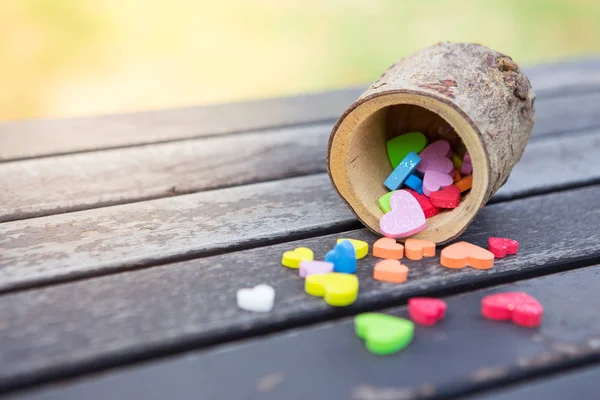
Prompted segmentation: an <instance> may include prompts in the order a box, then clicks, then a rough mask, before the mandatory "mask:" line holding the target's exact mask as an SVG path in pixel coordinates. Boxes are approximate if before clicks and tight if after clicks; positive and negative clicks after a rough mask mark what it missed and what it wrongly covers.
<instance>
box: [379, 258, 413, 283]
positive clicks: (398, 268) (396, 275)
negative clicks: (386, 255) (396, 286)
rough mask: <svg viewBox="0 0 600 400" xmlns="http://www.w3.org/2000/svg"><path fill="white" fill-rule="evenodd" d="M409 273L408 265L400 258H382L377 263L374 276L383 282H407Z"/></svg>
mask: <svg viewBox="0 0 600 400" xmlns="http://www.w3.org/2000/svg"><path fill="white" fill-rule="evenodd" d="M407 275H408V267H407V266H406V265H402V264H400V261H398V260H381V261H379V262H378V263H377V264H375V268H374V269H373V278H375V279H376V280H378V281H383V282H390V283H402V282H406V276H407Z"/></svg>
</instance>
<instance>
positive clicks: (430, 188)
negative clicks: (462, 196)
mask: <svg viewBox="0 0 600 400" xmlns="http://www.w3.org/2000/svg"><path fill="white" fill-rule="evenodd" d="M452 183H454V179H452V177H451V176H450V175H448V174H444V173H442V172H438V171H432V170H429V171H427V172H425V176H424V177H423V194H424V195H425V196H429V197H430V198H431V193H433V192H437V191H438V190H441V189H443V188H445V187H448V186H450V185H452Z"/></svg>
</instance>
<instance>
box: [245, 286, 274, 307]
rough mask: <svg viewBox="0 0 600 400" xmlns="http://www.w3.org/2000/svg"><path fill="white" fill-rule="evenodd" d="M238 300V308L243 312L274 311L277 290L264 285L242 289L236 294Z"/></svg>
mask: <svg viewBox="0 0 600 400" xmlns="http://www.w3.org/2000/svg"><path fill="white" fill-rule="evenodd" d="M236 299H237V304H238V307H239V308H241V309H242V310H247V311H254V312H269V311H271V310H272V309H273V302H274V301H275V289H273V288H272V287H271V286H269V285H264V284H262V285H257V286H254V287H253V288H246V289H240V290H238V291H237V293H236Z"/></svg>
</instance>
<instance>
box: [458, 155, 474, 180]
mask: <svg viewBox="0 0 600 400" xmlns="http://www.w3.org/2000/svg"><path fill="white" fill-rule="evenodd" d="M460 173H461V174H463V175H471V174H472V173H473V164H472V163H471V156H470V155H469V152H468V151H467V152H465V156H464V158H463V163H462V166H461V167H460Z"/></svg>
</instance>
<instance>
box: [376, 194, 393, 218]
mask: <svg viewBox="0 0 600 400" xmlns="http://www.w3.org/2000/svg"><path fill="white" fill-rule="evenodd" d="M394 193H396V190H394V191H393V192H387V193H386V194H384V195H383V196H381V197H380V198H379V200H377V202H378V203H379V208H381V211H383V212H384V213H386V214H387V213H389V212H390V211H392V207H391V206H390V197H392V195H393V194H394Z"/></svg>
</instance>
